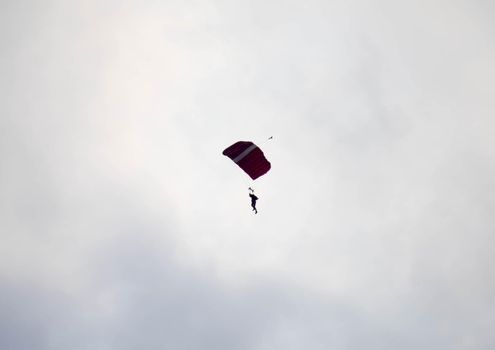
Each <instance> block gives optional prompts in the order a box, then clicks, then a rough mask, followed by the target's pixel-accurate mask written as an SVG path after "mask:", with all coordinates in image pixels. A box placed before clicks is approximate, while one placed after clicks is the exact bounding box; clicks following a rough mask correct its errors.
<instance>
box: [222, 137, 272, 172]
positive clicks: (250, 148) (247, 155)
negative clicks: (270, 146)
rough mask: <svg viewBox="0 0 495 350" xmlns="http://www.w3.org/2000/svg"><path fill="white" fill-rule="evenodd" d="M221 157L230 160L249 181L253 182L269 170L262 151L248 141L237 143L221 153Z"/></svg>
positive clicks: (269, 166)
mask: <svg viewBox="0 0 495 350" xmlns="http://www.w3.org/2000/svg"><path fill="white" fill-rule="evenodd" d="M223 155H225V156H227V157H229V158H230V159H232V161H233V162H234V163H236V164H237V165H238V166H239V167H240V168H241V169H242V170H244V171H245V172H246V173H247V174H248V175H249V176H250V177H251V179H253V180H255V179H257V178H258V177H260V176H261V175H263V174H266V173H267V172H268V170H270V168H271V165H270V162H269V161H268V160H267V159H266V158H265V155H264V154H263V151H262V150H261V149H260V148H259V147H258V146H256V145H255V144H254V143H252V142H250V141H239V142H236V143H234V144H233V145H232V146H229V147H227V148H226V149H224V151H223Z"/></svg>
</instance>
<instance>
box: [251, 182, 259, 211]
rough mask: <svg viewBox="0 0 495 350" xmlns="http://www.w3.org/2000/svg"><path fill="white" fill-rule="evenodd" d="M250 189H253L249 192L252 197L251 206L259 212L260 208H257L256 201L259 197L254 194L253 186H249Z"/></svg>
mask: <svg viewBox="0 0 495 350" xmlns="http://www.w3.org/2000/svg"><path fill="white" fill-rule="evenodd" d="M249 191H251V193H250V194H249V197H251V207H253V210H254V213H255V214H258V210H256V201H257V200H258V197H256V196H255V195H254V190H253V189H252V188H251V187H249Z"/></svg>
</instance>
